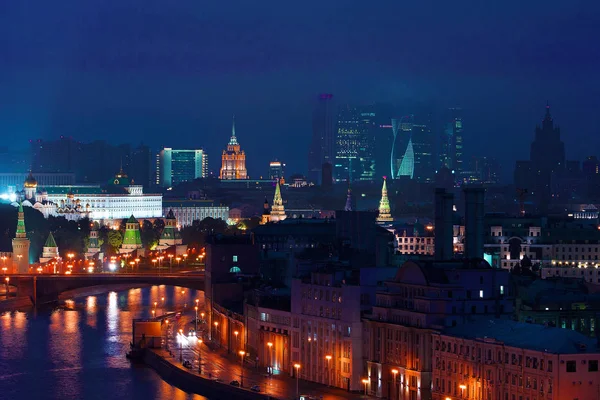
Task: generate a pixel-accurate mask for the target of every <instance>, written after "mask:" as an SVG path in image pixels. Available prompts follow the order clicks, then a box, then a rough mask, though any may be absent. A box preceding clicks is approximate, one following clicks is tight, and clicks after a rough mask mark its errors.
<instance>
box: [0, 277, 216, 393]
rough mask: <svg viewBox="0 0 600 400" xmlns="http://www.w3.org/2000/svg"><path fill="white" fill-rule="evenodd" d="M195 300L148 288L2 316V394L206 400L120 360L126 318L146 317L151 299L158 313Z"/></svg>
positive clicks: (188, 294)
mask: <svg viewBox="0 0 600 400" xmlns="http://www.w3.org/2000/svg"><path fill="white" fill-rule="evenodd" d="M162 298H164V301H163V300H162ZM197 298H198V299H200V306H201V307H202V304H203V303H204V296H203V293H202V292H196V291H193V290H189V289H185V290H184V289H183V288H178V287H171V286H152V287H146V288H137V289H130V290H126V291H120V292H108V293H105V294H100V295H90V296H83V297H78V298H76V299H71V300H66V301H62V302H60V304H59V305H58V306H55V307H48V308H42V309H38V310H37V311H34V310H31V311H26V312H21V311H13V312H4V313H1V314H0V399H19V400H28V399H36V400H38V399H39V400H46V399H56V400H59V399H60V400H70V399H77V400H87V399H102V400H110V399H128V400H132V399H140V400H142V399H143V400H152V399H161V400H162V399H174V400H184V399H190V400H192V399H193V400H206V397H203V396H199V395H194V394H188V393H185V392H183V391H181V390H179V389H177V388H176V387H174V386H171V385H170V384H168V383H166V382H164V381H163V380H162V379H161V378H160V377H159V376H158V375H157V374H156V373H155V372H154V371H153V370H152V369H150V368H147V367H145V366H140V365H132V364H131V363H130V362H129V361H128V360H127V359H126V358H125V353H126V352H127V351H128V349H129V342H130V341H131V329H132V326H131V321H132V319H135V318H145V317H149V316H152V310H153V309H155V308H154V302H156V303H157V305H156V309H155V312H156V313H157V314H161V313H162V312H164V311H171V310H173V309H174V308H175V307H177V306H183V305H187V307H193V305H194V301H195V299H197ZM163 303H164V304H163Z"/></svg>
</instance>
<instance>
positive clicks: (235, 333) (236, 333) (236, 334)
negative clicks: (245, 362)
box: [233, 331, 240, 347]
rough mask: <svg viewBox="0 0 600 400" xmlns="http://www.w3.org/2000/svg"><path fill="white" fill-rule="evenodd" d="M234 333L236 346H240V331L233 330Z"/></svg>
mask: <svg viewBox="0 0 600 400" xmlns="http://www.w3.org/2000/svg"><path fill="white" fill-rule="evenodd" d="M233 334H234V335H235V347H238V345H237V344H238V341H237V339H238V335H239V334H240V333H239V332H238V331H233Z"/></svg>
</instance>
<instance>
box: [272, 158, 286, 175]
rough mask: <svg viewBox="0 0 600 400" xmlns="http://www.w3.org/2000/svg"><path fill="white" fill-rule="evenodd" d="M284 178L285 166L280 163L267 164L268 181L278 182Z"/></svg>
mask: <svg viewBox="0 0 600 400" xmlns="http://www.w3.org/2000/svg"><path fill="white" fill-rule="evenodd" d="M284 178H285V164H284V163H282V162H281V161H277V160H275V161H271V162H270V163H269V179H272V180H280V179H284Z"/></svg>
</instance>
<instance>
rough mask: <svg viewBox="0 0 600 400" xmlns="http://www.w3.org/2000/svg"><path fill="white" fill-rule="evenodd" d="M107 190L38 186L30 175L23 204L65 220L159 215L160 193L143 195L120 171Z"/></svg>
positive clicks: (152, 216)
mask: <svg viewBox="0 0 600 400" xmlns="http://www.w3.org/2000/svg"><path fill="white" fill-rule="evenodd" d="M109 183H110V184H109V185H108V187H107V190H102V189H101V188H100V187H99V186H83V185H81V186H46V187H44V188H38V183H37V181H36V180H35V178H34V177H33V176H32V175H30V176H29V177H28V178H27V180H26V182H25V184H24V187H25V188H24V192H23V193H22V194H21V196H22V198H23V205H25V206H29V207H32V208H34V209H36V210H38V211H40V212H41V213H42V214H43V215H44V217H45V218H48V217H49V216H51V215H52V216H64V217H65V218H66V219H68V220H79V219H81V218H84V217H88V218H90V219H92V220H94V221H100V222H105V223H109V222H110V221H113V220H120V219H126V218H128V217H129V216H131V215H132V214H133V215H134V216H135V217H136V218H160V217H162V216H163V211H162V194H145V193H144V192H143V187H142V186H141V185H134V184H133V182H132V181H131V180H130V179H129V178H128V177H127V175H126V174H125V173H123V171H120V172H119V173H118V174H117V175H115V176H114V178H113V179H111V181H110V182H109Z"/></svg>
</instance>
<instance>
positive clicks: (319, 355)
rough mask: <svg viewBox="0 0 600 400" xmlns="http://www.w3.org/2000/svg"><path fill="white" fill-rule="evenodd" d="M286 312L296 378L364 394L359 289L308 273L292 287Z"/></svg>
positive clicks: (328, 275)
mask: <svg viewBox="0 0 600 400" xmlns="http://www.w3.org/2000/svg"><path fill="white" fill-rule="evenodd" d="M291 308H292V327H291V331H292V343H291V353H292V355H291V362H292V363H299V364H300V365H301V366H302V367H301V368H300V371H299V373H300V378H301V379H306V380H309V381H313V382H319V383H322V384H327V385H331V386H336V387H340V388H344V389H347V390H351V391H359V390H361V389H363V388H364V385H363V383H362V378H364V367H363V366H364V363H363V352H362V349H363V343H362V339H363V336H362V335H363V329H362V322H361V312H360V311H361V287H360V286H355V285H351V284H345V282H344V281H342V280H341V279H340V276H339V275H336V274H335V273H315V272H313V273H312V274H311V275H310V278H307V279H305V280H300V279H295V280H293V281H292V305H291ZM327 356H331V357H330V359H328V358H327Z"/></svg>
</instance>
